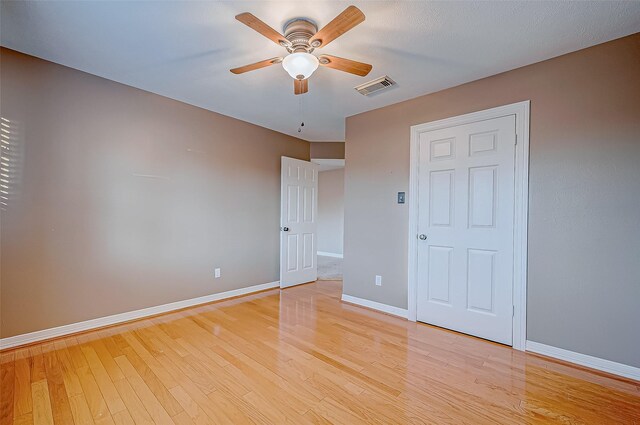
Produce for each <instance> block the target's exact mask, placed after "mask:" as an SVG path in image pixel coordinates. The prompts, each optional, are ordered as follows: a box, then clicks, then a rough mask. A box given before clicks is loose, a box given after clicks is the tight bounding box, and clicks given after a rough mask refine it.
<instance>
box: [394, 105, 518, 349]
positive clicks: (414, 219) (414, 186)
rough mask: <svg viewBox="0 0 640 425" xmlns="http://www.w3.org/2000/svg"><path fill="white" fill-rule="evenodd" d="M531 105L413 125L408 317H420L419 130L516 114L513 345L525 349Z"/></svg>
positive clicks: (408, 200)
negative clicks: (418, 270)
mask: <svg viewBox="0 0 640 425" xmlns="http://www.w3.org/2000/svg"><path fill="white" fill-rule="evenodd" d="M529 105H530V101H528V100H526V101H523V102H518V103H512V104H510V105H504V106H499V107H497V108H491V109H487V110H484V111H478V112H472V113H470V114H465V115H460V116H456V117H452V118H446V119H443V120H438V121H433V122H429V123H426V124H420V125H414V126H412V127H411V145H410V168H409V179H410V180H409V193H408V196H407V203H408V207H409V238H408V243H409V261H408V278H409V281H408V312H407V318H408V319H409V320H411V321H414V322H415V321H416V320H417V289H418V288H417V287H418V284H417V269H418V260H417V255H418V244H417V239H416V235H417V234H418V204H417V194H418V171H419V164H418V160H419V158H418V154H419V151H418V150H419V144H418V142H419V137H420V133H423V132H425V131H432V130H438V129H442V128H447V127H454V126H457V125H462V124H468V123H472V122H475V121H481V120H487V119H493V118H499V117H504V116H507V115H515V116H516V137H517V144H516V158H515V167H516V168H515V197H514V201H515V211H514V214H515V219H514V245H513V248H514V249H513V260H514V261H513V307H514V316H513V348H515V349H516V350H521V351H524V350H525V342H526V329H527V226H528V216H529Z"/></svg>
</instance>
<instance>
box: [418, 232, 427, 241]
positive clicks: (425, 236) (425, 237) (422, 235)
mask: <svg viewBox="0 0 640 425" xmlns="http://www.w3.org/2000/svg"><path fill="white" fill-rule="evenodd" d="M418 239H420V240H421V241H426V240H427V235H425V234H424V233H421V234H420V235H418Z"/></svg>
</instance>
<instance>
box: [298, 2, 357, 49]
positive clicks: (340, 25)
mask: <svg viewBox="0 0 640 425" xmlns="http://www.w3.org/2000/svg"><path fill="white" fill-rule="evenodd" d="M364 19H365V17H364V13H362V11H361V10H360V9H358V8H357V7H355V6H349V7H347V8H346V9H345V10H344V11H343V12H342V13H341V14H339V15H338V16H336V17H335V18H333V21H331V22H329V23H328V24H327V25H325V26H324V27H323V28H322V29H321V30H320V31H318V32H317V33H316V34H315V35H314V36H313V37H311V39H310V40H309V44H311V46H312V47H316V48H317V47H324V46H326V45H327V44H329V43H331V42H332V41H333V40H335V39H336V38H338V37H340V36H341V35H342V34H344V33H345V32H347V31H349V30H350V29H351V28H353V27H355V26H356V25H358V24H360V23H362V22H364Z"/></svg>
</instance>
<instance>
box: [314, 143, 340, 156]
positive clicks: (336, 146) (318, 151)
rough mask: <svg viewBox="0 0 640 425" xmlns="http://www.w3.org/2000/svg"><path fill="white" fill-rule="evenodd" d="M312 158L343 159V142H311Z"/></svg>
mask: <svg viewBox="0 0 640 425" xmlns="http://www.w3.org/2000/svg"><path fill="white" fill-rule="evenodd" d="M310 145H311V148H310V151H311V153H310V155H311V158H313V159H344V142H311V143H310Z"/></svg>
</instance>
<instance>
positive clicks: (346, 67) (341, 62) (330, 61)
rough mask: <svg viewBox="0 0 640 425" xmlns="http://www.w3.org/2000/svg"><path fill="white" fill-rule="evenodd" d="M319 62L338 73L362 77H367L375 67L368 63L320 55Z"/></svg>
mask: <svg viewBox="0 0 640 425" xmlns="http://www.w3.org/2000/svg"><path fill="white" fill-rule="evenodd" d="M318 60H319V61H320V65H322V66H326V67H327V68H332V69H337V70H338V71H344V72H348V73H350V74H355V75H359V76H361V77H364V76H365V75H367V74H368V73H369V72H370V71H371V69H372V68H373V66H371V65H369V64H368V63H363V62H357V61H352V60H351V59H344V58H339V57H337V56H331V55H320V56H319V57H318Z"/></svg>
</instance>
